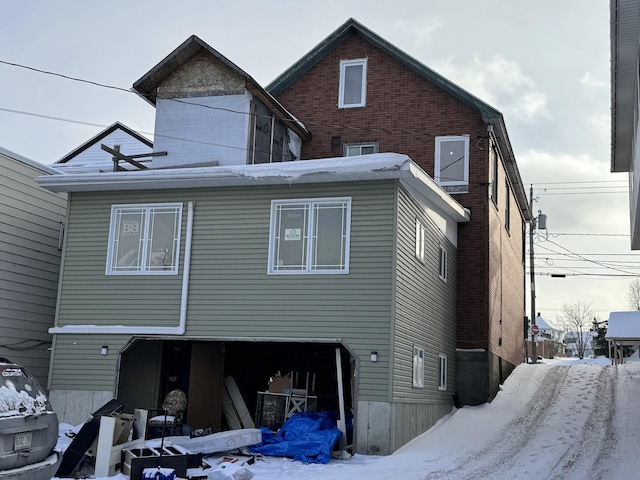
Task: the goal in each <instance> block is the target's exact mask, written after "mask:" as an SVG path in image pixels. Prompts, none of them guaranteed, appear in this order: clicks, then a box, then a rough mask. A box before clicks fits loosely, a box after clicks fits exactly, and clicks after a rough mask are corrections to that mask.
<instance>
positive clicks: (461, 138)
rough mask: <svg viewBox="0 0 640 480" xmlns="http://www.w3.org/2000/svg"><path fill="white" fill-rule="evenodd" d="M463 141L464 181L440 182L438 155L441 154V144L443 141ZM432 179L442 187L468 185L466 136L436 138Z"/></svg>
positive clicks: (467, 141) (467, 140) (467, 144)
mask: <svg viewBox="0 0 640 480" xmlns="http://www.w3.org/2000/svg"><path fill="white" fill-rule="evenodd" d="M455 140H458V141H464V173H463V176H464V179H463V180H442V179H441V178H440V154H441V144H442V142H445V141H455ZM434 170H435V171H434V175H435V176H434V179H435V181H436V182H437V183H438V184H439V185H442V186H447V185H469V136H468V135H458V136H453V135H452V136H446V137H436V158H435V169H434Z"/></svg>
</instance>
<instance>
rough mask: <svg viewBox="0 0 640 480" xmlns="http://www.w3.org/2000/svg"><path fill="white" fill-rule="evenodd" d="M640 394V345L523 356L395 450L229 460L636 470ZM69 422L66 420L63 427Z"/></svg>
mask: <svg viewBox="0 0 640 480" xmlns="http://www.w3.org/2000/svg"><path fill="white" fill-rule="evenodd" d="M639 395H640V362H639V361H638V354H637V353H636V354H635V359H634V361H627V362H625V363H623V364H621V365H619V366H617V367H616V366H614V365H611V364H610V362H609V360H608V359H606V358H595V359H584V360H578V359H577V358H576V359H555V360H544V363H538V364H535V365H533V364H521V365H519V366H518V367H517V368H516V369H515V370H514V372H513V373H512V374H511V375H510V376H509V377H508V378H507V380H506V381H505V383H504V384H503V385H502V386H501V390H500V392H498V395H497V396H496V398H495V399H494V400H493V401H492V402H491V403H486V404H483V405H480V406H476V407H463V408H461V409H454V410H452V412H451V413H450V414H448V415H447V416H445V417H444V418H442V419H441V420H440V421H439V422H438V423H436V425H434V426H433V427H432V428H431V429H430V430H428V431H427V432H425V433H424V434H422V435H420V436H419V437H417V438H415V439H414V440H412V441H411V442H409V443H408V444H406V445H405V446H403V447H402V448H400V449H399V450H398V451H396V452H395V453H394V454H392V455H389V456H368V455H360V454H356V455H354V456H353V457H352V458H351V459H349V460H333V459H332V460H331V461H330V462H329V463H328V464H324V465H323V464H308V465H305V464H303V463H302V462H300V461H294V460H290V459H286V458H279V457H271V456H268V457H264V459H262V460H258V461H256V462H255V463H254V464H253V465H244V466H237V465H235V466H232V467H230V468H232V469H233V468H234V467H235V468H236V469H238V468H240V469H242V468H244V469H247V470H249V472H250V473H251V474H253V480H288V479H291V480H307V479H309V480H352V479H354V478H367V479H371V480H397V479H398V478H401V479H403V480H436V479H438V480H445V479H446V480H460V479H468V478H482V479H483V480H504V479H510V480H530V479H532V478H549V479H556V480H600V479H603V478H635V477H636V476H637V472H638V469H639V468H640V457H639V455H638V442H637V435H638V431H640V417H638V414H637V399H638V396H639ZM70 427H71V426H69V425H64V424H63V425H61V429H60V430H61V433H62V432H66V431H69V430H73V428H70ZM61 438H64V435H63V436H61ZM65 444H66V442H65V441H64V440H62V441H61V442H59V446H60V447H61V448H64V445H65ZM223 456H228V453H226V452H221V453H220V454H218V455H216V456H213V457H209V461H210V462H211V463H212V464H214V465H215V462H216V461H217V460H219V459H220V458H221V457H223ZM236 478H243V477H239V476H238V477H236ZM244 478H246V477H244ZM126 479H128V477H126V476H125V475H122V474H117V475H114V476H112V477H103V478H98V479H96V480H126Z"/></svg>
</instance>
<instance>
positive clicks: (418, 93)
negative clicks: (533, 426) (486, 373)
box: [278, 36, 524, 363]
mask: <svg viewBox="0 0 640 480" xmlns="http://www.w3.org/2000/svg"><path fill="white" fill-rule="evenodd" d="M364 57H366V58H367V59H368V62H367V93H366V106H365V107H361V108H346V109H339V108H338V107H337V105H338V89H339V79H340V60H343V59H356V58H364ZM278 100H280V102H281V103H282V104H283V105H284V106H285V107H286V108H287V109H288V110H289V111H290V112H291V113H292V114H293V115H295V116H296V117H297V118H298V119H300V121H302V122H303V123H304V124H305V126H306V127H307V128H308V129H309V130H310V131H311V132H312V134H313V138H312V140H311V141H309V142H306V143H305V144H304V145H303V148H302V158H303V159H315V158H327V157H337V156H342V154H343V150H342V149H343V144H344V143H347V142H364V141H377V142H378V143H379V149H380V152H396V153H404V154H406V155H408V156H409V157H411V159H413V161H414V162H416V163H417V164H419V165H420V166H421V167H422V168H423V169H424V170H425V171H426V172H427V173H428V174H429V175H430V176H433V175H434V153H435V140H434V139H435V137H436V136H440V135H465V134H468V135H469V137H470V142H469V156H470V166H469V193H466V194H456V195H454V198H455V199H456V200H458V201H459V202H460V203H461V204H462V205H464V206H465V207H467V208H469V209H470V211H471V222H470V223H467V224H460V227H459V233H458V269H457V271H458V303H457V317H458V346H459V347H460V348H484V349H491V351H493V352H494V353H496V354H499V355H501V356H502V355H504V358H505V360H507V361H509V362H512V363H519V362H520V361H521V360H522V358H523V354H522V349H523V342H522V341H521V340H520V341H519V342H518V339H516V332H520V333H521V327H522V317H523V315H524V301H523V285H524V283H523V282H524V270H523V266H522V262H521V259H522V252H521V248H522V242H521V236H520V232H521V229H522V227H521V219H520V217H519V215H518V214H517V212H518V211H517V207H516V203H515V199H513V198H512V202H511V209H512V218H511V235H510V236H509V235H506V234H505V232H504V221H503V218H501V217H500V214H501V212H500V211H496V209H495V207H494V205H493V203H492V202H491V200H490V199H489V188H490V187H489V185H488V182H489V155H488V141H487V139H486V136H487V127H486V125H485V124H484V123H483V121H482V118H481V115H480V113H479V112H478V111H477V110H475V109H473V108H471V107H470V106H468V105H466V104H465V103H463V102H461V101H460V100H458V99H457V98H455V97H453V96H452V95H450V94H448V93H447V92H445V91H444V90H441V89H440V88H439V87H437V86H435V85H434V84H431V83H430V82H428V81H426V80H425V79H424V77H422V76H420V75H418V74H416V73H415V72H413V71H412V70H411V69H409V68H407V67H405V66H404V65H402V64H401V63H400V62H398V61H397V60H395V59H394V58H393V57H391V56H389V55H387V54H385V53H384V52H382V51H381V50H379V49H378V48H377V47H375V46H373V45H372V44H370V43H369V42H367V41H366V40H364V39H363V38H361V37H359V36H353V37H351V38H349V39H348V40H346V41H345V42H343V43H342V44H341V45H339V46H338V47H337V48H336V49H335V50H334V51H333V52H331V53H330V54H329V55H328V56H327V57H325V58H324V59H323V60H322V61H320V62H319V63H318V64H317V65H315V66H314V67H313V68H312V69H311V70H310V71H309V72H307V73H306V74H305V75H304V76H302V77H301V78H300V79H299V80H297V81H296V82H295V83H294V84H293V85H291V86H290V87H289V88H288V89H287V90H285V91H284V92H282V93H281V94H280V95H279V96H278ZM332 137H340V141H339V143H338V144H337V145H338V146H337V148H333V149H332V141H331V140H332ZM483 137H484V138H483ZM500 178H501V180H500V181H501V183H500V187H501V189H502V197H503V199H504V189H505V187H504V178H505V177H504V171H502V176H501V177H500ZM494 223H495V225H494ZM490 227H491V235H490ZM490 249H491V255H490ZM500 320H502V323H500ZM500 337H502V345H501V346H500V345H499V343H500V341H499V338H500ZM507 344H508V345H507ZM516 353H517V355H516ZM521 357H522V358H521Z"/></svg>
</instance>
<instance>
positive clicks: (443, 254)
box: [438, 245, 449, 282]
mask: <svg viewBox="0 0 640 480" xmlns="http://www.w3.org/2000/svg"><path fill="white" fill-rule="evenodd" d="M447 262H448V259H447V251H446V250H445V249H444V247H443V246H442V245H440V262H439V266H440V268H439V270H440V271H439V272H438V276H439V277H440V279H441V280H444V281H445V282H446V281H447V272H448V270H449V269H448V266H447Z"/></svg>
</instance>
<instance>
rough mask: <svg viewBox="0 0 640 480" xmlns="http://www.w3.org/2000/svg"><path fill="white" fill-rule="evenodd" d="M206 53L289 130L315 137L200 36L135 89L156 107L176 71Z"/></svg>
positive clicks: (180, 48)
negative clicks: (159, 91)
mask: <svg viewBox="0 0 640 480" xmlns="http://www.w3.org/2000/svg"><path fill="white" fill-rule="evenodd" d="M202 51H204V52H205V53H207V54H209V55H212V56H213V57H215V58H216V59H218V60H219V61H220V62H222V63H223V64H224V65H225V66H226V67H227V68H229V69H230V70H232V71H233V72H235V73H236V74H238V75H240V76H241V77H242V78H244V80H245V82H246V89H247V90H248V91H249V92H250V93H251V94H252V95H254V96H255V97H257V98H258V99H259V100H260V101H262V102H263V103H264V104H265V105H267V106H269V107H270V108H271V109H272V110H273V111H274V112H277V113H278V114H279V115H280V118H281V119H283V120H284V121H285V122H287V124H288V126H289V128H291V129H292V130H293V131H295V132H296V133H297V134H298V135H299V136H300V137H302V138H311V134H310V133H309V131H308V130H307V129H306V128H305V127H304V126H303V125H302V124H301V123H300V122H299V121H298V120H297V119H296V118H295V117H294V116H293V115H291V113H289V112H288V111H287V110H286V109H285V108H284V107H283V106H282V105H281V104H280V102H278V101H277V100H276V99H275V98H274V97H273V96H272V95H271V94H270V93H268V92H267V91H266V90H265V89H264V88H262V87H261V86H260V85H259V84H258V82H256V81H255V80H254V79H253V78H252V77H251V76H250V75H249V74H248V73H246V72H245V71H244V70H242V69H241V68H240V67H238V66H237V65H236V64H235V63H233V62H232V61H231V60H229V59H228V58H227V57H225V56H224V55H222V54H221V53H220V52H218V51H217V50H215V49H214V48H211V47H210V46H209V45H207V43H205V42H204V41H202V40H201V39H200V38H198V37H197V36H196V35H191V36H190V37H189V38H188V39H186V40H185V41H184V42H183V43H182V44H181V45H180V46H178V47H177V48H176V49H175V50H174V51H173V52H171V53H170V54H169V55H167V56H166V57H165V58H164V59H163V60H162V61H161V62H160V63H158V64H157V65H156V66H155V67H153V68H152V69H151V70H149V71H148V72H147V73H146V74H145V75H143V76H142V77H141V78H140V79H139V80H137V81H136V82H135V83H134V84H133V90H134V91H135V92H136V93H137V94H138V95H140V96H141V97H142V98H144V99H145V100H146V101H147V102H149V103H150V104H151V105H153V106H155V104H156V91H157V87H158V86H159V85H160V84H161V83H162V82H163V81H164V80H165V79H167V78H168V77H169V76H170V75H171V74H172V73H173V72H175V71H176V70H178V69H179V68H180V67H182V66H183V65H184V64H185V63H186V62H187V61H188V60H189V59H190V58H191V57H192V56H193V55H195V54H196V53H199V52H202Z"/></svg>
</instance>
